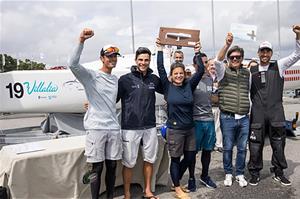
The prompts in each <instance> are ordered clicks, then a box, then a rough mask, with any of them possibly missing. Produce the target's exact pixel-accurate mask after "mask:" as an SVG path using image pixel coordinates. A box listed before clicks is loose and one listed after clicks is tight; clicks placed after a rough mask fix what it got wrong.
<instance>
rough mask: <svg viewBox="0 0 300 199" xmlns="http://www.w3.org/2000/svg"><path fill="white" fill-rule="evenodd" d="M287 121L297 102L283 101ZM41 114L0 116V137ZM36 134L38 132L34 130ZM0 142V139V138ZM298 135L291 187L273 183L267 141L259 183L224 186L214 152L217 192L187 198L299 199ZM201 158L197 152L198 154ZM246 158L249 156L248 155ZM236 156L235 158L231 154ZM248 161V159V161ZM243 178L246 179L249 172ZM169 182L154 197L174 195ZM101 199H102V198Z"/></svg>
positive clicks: (136, 192) (291, 152) (289, 147)
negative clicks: (243, 186)
mask: <svg viewBox="0 0 300 199" xmlns="http://www.w3.org/2000/svg"><path fill="white" fill-rule="evenodd" d="M284 104H285V110H286V118H287V119H288V120H291V119H292V118H293V117H294V113H295V111H300V106H299V104H300V99H285V103H284ZM44 118H45V117H44V115H38V116H35V117H32V115H30V117H26V115H21V116H20V115H19V116H17V118H16V117H15V116H5V117H4V116H0V127H1V128H0V135H1V134H3V132H10V131H7V130H9V129H15V128H20V127H22V128H23V129H26V128H27V127H28V128H32V126H39V125H40V122H41V121H43V120H44ZM33 132H36V133H37V134H38V132H37V131H33ZM0 141H1V136H0ZM0 148H1V143H0ZM299 151H300V136H298V137H296V138H295V137H294V138H292V137H289V138H288V139H287V144H286V150H285V152H286V157H287V162H288V166H289V167H288V169H287V170H286V171H285V173H286V176H287V177H288V178H289V179H290V180H291V181H292V186H289V187H284V186H282V185H280V184H279V183H277V182H274V181H273V180H272V174H271V173H270V172H269V168H270V166H271V164H270V159H271V147H270V145H269V142H268V139H267V140H266V146H265V148H264V169H263V171H262V172H261V178H262V179H261V182H260V183H259V185H258V186H250V185H249V186H247V187H245V188H241V187H239V186H238V184H237V183H233V185H232V186H231V187H225V186H224V185H223V180H224V173H223V169H222V154H221V153H219V152H213V154H212V162H211V166H210V173H209V174H210V176H211V177H212V179H214V180H215V181H216V183H217V186H218V188H217V189H208V188H206V187H204V186H203V185H200V182H199V180H197V191H196V192H194V193H191V194H190V196H191V197H192V198H194V199H196V198H224V199H243V198H247V199H250V198H256V199H260V198H261V199H269V198H270V199H271V198H272V199H273V198H274V199H276V198H278V199H282V198H293V199H294V198H295V199H296V198H300V155H299ZM198 155H200V153H199V154H198ZM248 155H249V154H248ZM234 157H235V155H234ZM247 160H248V158H247ZM200 174H201V164H200V157H199V156H198V158H197V165H196V176H197V177H198V178H199V176H200ZM246 176H247V177H249V174H248V172H246ZM187 177H188V175H187V173H186V175H185V176H184V179H183V180H182V182H183V183H186V182H187ZM170 186H171V182H170V180H169V185H168V186H157V187H156V192H155V194H156V195H158V196H159V197H160V198H161V199H169V198H174V197H173V196H174V192H171V191H170ZM132 194H133V197H132V198H141V197H142V196H143V194H142V188H141V187H140V186H139V185H132ZM101 198H105V195H102V196H101ZM115 198H116V199H121V198H123V188H122V187H117V189H116V197H115Z"/></svg>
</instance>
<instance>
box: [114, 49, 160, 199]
mask: <svg viewBox="0 0 300 199" xmlns="http://www.w3.org/2000/svg"><path fill="white" fill-rule="evenodd" d="M150 62H151V51H150V50H149V49H148V48H145V47H139V48H138V49H137V50H136V53H135V63H136V65H133V66H132V67H131V72H130V73H128V74H125V75H123V76H121V77H120V79H119V82H118V84H119V90H118V99H121V106H122V117H121V128H122V143H123V159H122V164H123V165H124V166H123V181H124V198H125V199H130V198H131V193H130V183H131V178H132V168H133V167H134V166H135V165H136V161H137V157H138V151H139V148H140V146H141V143H142V149H143V157H144V166H143V171H144V182H145V183H144V198H149V199H156V198H157V197H156V196H154V194H153V193H152V191H151V179H152V173H153V164H154V162H155V160H156V156H157V151H158V138H157V130H156V118H155V92H159V93H162V92H163V90H162V84H161V81H160V79H159V78H158V77H157V76H156V75H154V74H153V71H152V69H150V67H149V66H150Z"/></svg>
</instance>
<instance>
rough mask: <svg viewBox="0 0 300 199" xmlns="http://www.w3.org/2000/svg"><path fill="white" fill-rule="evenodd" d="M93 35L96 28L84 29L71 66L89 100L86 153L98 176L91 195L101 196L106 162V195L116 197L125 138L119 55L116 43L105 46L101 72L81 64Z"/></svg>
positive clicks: (85, 120) (94, 181) (92, 186)
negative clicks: (119, 111) (119, 107)
mask: <svg viewBox="0 0 300 199" xmlns="http://www.w3.org/2000/svg"><path fill="white" fill-rule="evenodd" d="M93 35H94V31H93V30H91V29H88V28H85V29H84V30H83V31H82V32H81V34H80V37H79V44H78V46H77V48H76V50H75V52H74V54H73V56H72V57H71V60H70V69H71V71H72V73H73V74H74V75H75V77H76V78H77V79H78V80H79V81H80V83H81V84H82V85H83V86H84V88H85V93H86V96H87V99H88V101H89V105H88V109H87V112H86V114H85V116H84V127H85V129H86V145H85V155H86V156H87V162H88V163H91V164H92V165H93V166H92V173H93V174H94V176H95V177H94V179H93V180H91V182H90V183H91V194H92V198H93V199H97V198H99V191H100V185H101V173H102V169H103V163H104V161H105V165H106V176H105V184H106V193H107V198H113V195H114V186H115V179H116V166H117V162H116V161H117V160H120V159H122V141H121V133H120V125H119V122H118V118H117V114H116V100H117V93H118V78H117V77H116V76H115V75H112V74H111V72H112V69H113V68H114V67H115V66H116V64H117V56H118V55H120V54H119V49H118V48H117V47H116V46H114V45H106V46H104V47H103V48H102V49H101V51H100V60H101V61H102V63H103V66H102V68H100V70H98V71H94V70H89V69H86V68H84V67H83V66H82V65H80V64H79V60H80V55H81V53H82V50H83V47H84V43H85V41H86V40H87V39H89V38H91V37H93Z"/></svg>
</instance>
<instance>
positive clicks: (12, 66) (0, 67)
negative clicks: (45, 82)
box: [0, 54, 45, 72]
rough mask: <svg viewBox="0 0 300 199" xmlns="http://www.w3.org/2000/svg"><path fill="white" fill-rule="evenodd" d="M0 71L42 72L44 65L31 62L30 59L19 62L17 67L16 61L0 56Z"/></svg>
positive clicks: (6, 56) (7, 56)
mask: <svg viewBox="0 0 300 199" xmlns="http://www.w3.org/2000/svg"><path fill="white" fill-rule="evenodd" d="M0 57H1V59H0V71H1V72H8V71H13V70H44V69H45V64H44V63H37V62H34V61H31V60H30V59H25V61H22V60H19V65H17V59H14V58H13V57H11V56H9V55H7V54H0ZM3 58H4V59H5V60H3Z"/></svg>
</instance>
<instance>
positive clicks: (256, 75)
mask: <svg viewBox="0 0 300 199" xmlns="http://www.w3.org/2000/svg"><path fill="white" fill-rule="evenodd" d="M293 31H294V32H295V34H296V49H295V51H294V52H293V53H292V54H291V55H289V56H288V57H285V58H282V59H280V60H278V61H275V62H271V61H270V59H271V57H272V55H273V48H272V45H271V43H269V42H267V41H265V42H262V43H261V44H260V46H259V48H258V56H259V60H260V62H259V65H258V66H253V67H251V69H250V71H251V74H252V78H251V79H252V85H251V100H252V108H251V130H250V136H249V149H250V160H249V163H248V169H249V172H250V174H251V179H250V181H249V184H250V185H257V184H258V182H259V180H260V175H259V172H260V170H262V168H263V161H262V160H263V157H262V152H263V146H264V140H265V134H266V133H268V134H269V138H270V143H271V147H272V151H273V154H272V161H271V163H272V166H273V167H272V168H271V172H274V173H275V176H274V177H273V179H274V180H275V181H277V182H280V183H281V184H282V185H284V186H288V185H291V182H290V181H289V180H288V179H287V178H286V177H285V176H284V173H283V169H286V168H287V162H286V158H285V154H284V148H285V139H286V132H285V128H284V127H285V116H284V109H283V105H282V93H283V83H284V72H285V70H287V69H288V68H289V67H291V66H292V65H293V64H294V63H296V62H297V61H298V60H299V59H300V25H294V26H293Z"/></svg>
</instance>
